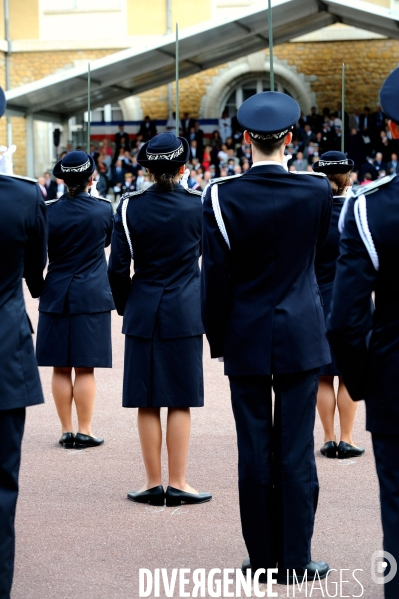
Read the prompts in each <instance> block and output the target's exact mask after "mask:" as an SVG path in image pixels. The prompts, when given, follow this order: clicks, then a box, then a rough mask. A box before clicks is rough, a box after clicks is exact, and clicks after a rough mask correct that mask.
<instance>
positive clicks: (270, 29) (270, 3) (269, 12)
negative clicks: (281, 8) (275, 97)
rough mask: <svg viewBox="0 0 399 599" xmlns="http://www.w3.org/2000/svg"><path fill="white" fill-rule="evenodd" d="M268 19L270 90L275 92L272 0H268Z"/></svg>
mask: <svg viewBox="0 0 399 599" xmlns="http://www.w3.org/2000/svg"><path fill="white" fill-rule="evenodd" d="M267 20H268V23H269V59H270V90H271V91H272V92H274V67H273V15H272V2H271V0H268V8H267Z"/></svg>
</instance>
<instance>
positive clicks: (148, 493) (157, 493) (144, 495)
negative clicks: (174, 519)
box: [127, 485, 165, 505]
mask: <svg viewBox="0 0 399 599" xmlns="http://www.w3.org/2000/svg"><path fill="white" fill-rule="evenodd" d="M127 498H128V499H130V501H135V502H136V503H149V504H150V505H164V503H165V491H164V490H163V486H162V485H159V487H152V489H146V490H145V491H132V492H131V493H128V494H127Z"/></svg>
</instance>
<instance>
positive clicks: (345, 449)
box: [338, 441, 365, 460]
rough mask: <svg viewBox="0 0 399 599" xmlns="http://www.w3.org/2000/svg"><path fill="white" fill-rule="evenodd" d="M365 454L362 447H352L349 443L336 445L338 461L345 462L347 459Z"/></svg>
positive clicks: (343, 442) (341, 442)
mask: <svg viewBox="0 0 399 599" xmlns="http://www.w3.org/2000/svg"><path fill="white" fill-rule="evenodd" d="M364 452H365V449H364V447H354V446H353V445H351V444H350V443H345V441H340V442H339V445H338V459H339V460H347V459H348V458H358V457H360V456H361V455H363V454H364Z"/></svg>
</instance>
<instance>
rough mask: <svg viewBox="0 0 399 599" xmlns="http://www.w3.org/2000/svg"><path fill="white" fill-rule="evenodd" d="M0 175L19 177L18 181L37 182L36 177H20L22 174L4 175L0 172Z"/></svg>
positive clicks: (12, 177)
mask: <svg viewBox="0 0 399 599" xmlns="http://www.w3.org/2000/svg"><path fill="white" fill-rule="evenodd" d="M0 176H1V177H10V178H11V179H19V180H20V181H28V183H37V180H36V179H32V178H31V177H22V175H4V174H3V173H0Z"/></svg>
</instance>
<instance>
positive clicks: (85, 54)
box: [10, 50, 114, 88]
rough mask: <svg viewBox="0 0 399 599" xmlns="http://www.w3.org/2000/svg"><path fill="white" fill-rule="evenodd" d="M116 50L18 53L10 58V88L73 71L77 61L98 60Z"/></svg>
mask: <svg viewBox="0 0 399 599" xmlns="http://www.w3.org/2000/svg"><path fill="white" fill-rule="evenodd" d="M113 53H114V50H67V51H61V52H16V53H14V54H11V58H10V86H11V87H12V88H14V87H19V86H20V85H25V84H26V83H30V82H31V81H36V80H37V79H42V78H43V77H47V75H52V74H54V73H57V72H60V71H63V70H65V69H71V68H73V67H74V66H75V61H79V60H82V61H83V60H84V61H87V62H89V61H90V60H96V59H97V58H103V56H108V55H109V54H113Z"/></svg>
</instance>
